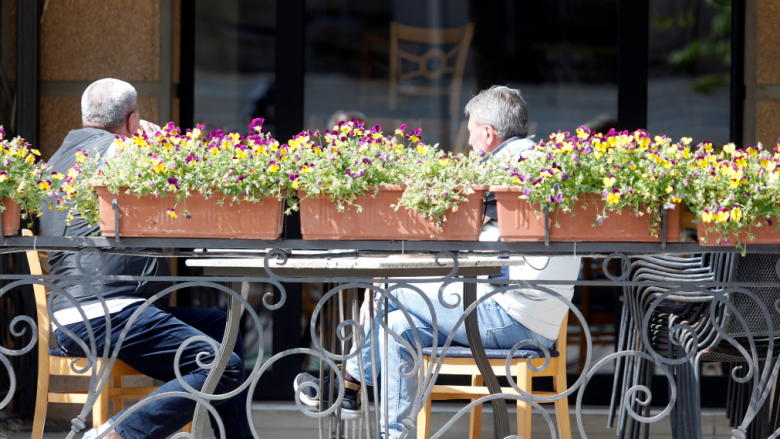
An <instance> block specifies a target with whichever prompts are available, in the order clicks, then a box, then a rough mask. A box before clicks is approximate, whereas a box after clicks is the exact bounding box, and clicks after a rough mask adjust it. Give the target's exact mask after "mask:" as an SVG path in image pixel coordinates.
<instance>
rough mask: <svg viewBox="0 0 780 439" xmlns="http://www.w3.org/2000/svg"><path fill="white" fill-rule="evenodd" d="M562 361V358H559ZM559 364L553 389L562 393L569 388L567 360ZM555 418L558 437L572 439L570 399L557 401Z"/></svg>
mask: <svg viewBox="0 0 780 439" xmlns="http://www.w3.org/2000/svg"><path fill="white" fill-rule="evenodd" d="M559 362H560V359H559ZM562 363H563V364H562V365H560V366H559V368H558V373H557V374H556V375H555V376H554V377H553V390H554V391H555V393H561V392H563V391H565V390H566V389H567V384H566V362H565V361H564V362H562ZM555 419H556V420H557V423H558V437H559V438H561V439H571V423H570V419H569V399H568V398H561V399H559V400H558V401H555Z"/></svg>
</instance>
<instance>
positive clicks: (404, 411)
mask: <svg viewBox="0 0 780 439" xmlns="http://www.w3.org/2000/svg"><path fill="white" fill-rule="evenodd" d="M466 116H467V117H468V118H469V123H468V128H469V144H470V145H471V147H472V148H473V149H474V151H476V152H478V153H480V154H484V155H485V156H486V159H487V158H488V157H487V156H488V154H494V155H500V156H506V155H508V156H517V155H519V154H523V153H526V152H528V151H531V150H532V149H533V147H534V145H535V144H534V142H533V140H531V139H530V138H528V137H527V128H528V112H527V110H526V106H525V101H524V100H523V97H522V95H521V94H520V91H519V90H514V89H510V88H508V87H503V86H494V87H491V88H490V89H488V90H484V91H482V92H481V93H479V94H478V95H477V96H475V97H474V98H472V99H471V101H469V103H468V104H467V105H466ZM496 221H497V215H496V205H495V198H492V203H490V202H488V203H487V211H486V212H485V222H484V226H483V228H482V234H481V236H480V240H481V241H498V240H499V238H500V237H499V235H498V227H497V222H496ZM526 259H527V263H526V264H525V265H524V266H521V267H518V268H519V270H517V271H516V272H515V271H514V270H513V273H512V278H513V279H524V280H564V281H572V280H576V279H577V276H578V274H579V267H580V258H579V257H573V258H571V257H561V258H526ZM508 275H509V270H508V267H503V269H502V276H499V277H496V279H502V278H503V279H508V277H509V276H508ZM501 282H502V281H501V280H498V281H496V283H498V284H500V283H501ZM415 286H416V287H418V288H419V289H421V290H422V291H423V293H424V294H425V295H426V296H427V297H428V299H429V300H430V303H431V304H432V306H433V312H434V313H435V315H436V321H437V324H438V328H437V329H438V331H436V332H434V331H433V326H432V325H433V317H432V316H431V310H430V308H428V305H427V303H426V301H425V299H424V298H423V297H422V296H421V294H420V293H418V292H416V291H413V290H411V289H405V288H399V289H396V290H393V291H392V292H391V293H390V294H391V295H392V296H394V297H395V298H396V299H397V300H398V302H399V303H400V304H401V305H403V306H404V307H405V308H406V310H407V311H408V312H409V314H411V317H412V320H411V321H410V320H408V319H407V318H406V316H404V314H403V312H402V311H401V310H400V308H399V307H398V305H396V304H395V303H394V302H393V301H389V305H388V307H387V310H384V309H382V308H383V305H382V302H384V301H380V300H379V299H380V298H381V296H379V295H376V296H375V297H374V299H373V300H375V305H374V309H376V310H378V312H377V315H376V316H375V318H376V319H379V318H381V316H383V315H385V314H386V315H387V324H388V326H389V328H390V329H391V330H392V331H393V332H394V333H395V334H397V335H398V336H400V337H401V338H402V340H398V339H396V338H395V337H394V336H393V335H388V337H387V340H388V341H387V346H385V341H384V339H385V337H384V334H382V329H381V326H380V323H379V321H378V320H377V321H376V322H375V326H374V327H375V328H376V330H377V332H378V333H379V336H378V337H377V335H376V334H373V335H372V334H371V333H370V325H369V323H370V322H369V321H368V316H369V310H368V303H369V301H370V300H372V294H371V293H370V292H369V291H366V298H365V300H364V302H363V305H362V307H361V310H360V324H361V325H363V330H364V332H365V334H366V343H365V344H364V346H363V348H362V350H361V352H360V355H359V356H355V357H353V358H350V359H349V360H347V362H346V364H345V366H344V378H345V384H344V387H345V389H344V399H343V401H342V404H341V417H342V419H357V418H359V417H360V416H361V405H360V401H359V392H360V387H361V382H360V380H361V379H363V380H364V382H363V383H362V384H366V385H369V386H371V385H374V383H373V376H372V365H373V367H375V368H376V370H377V373H378V374H379V376H381V377H382V382H381V386H380V388H381V389H382V392H383V393H384V392H387V405H386V406H384V407H383V409H382V410H383V411H384V410H387V412H388V424H389V425H387V426H385V425H384V424H385V418H384V416H380V418H379V419H380V424H381V429H380V431H382V435H383V437H384V431H385V428H387V431H388V432H389V437H390V438H398V437H400V436H401V435H402V433H403V429H404V424H407V425H411V424H413V419H414V417H415V416H416V413H412V407H413V405H414V398H415V396H416V393H417V390H418V377H417V374H413V376H410V377H405V376H402V374H401V372H400V371H399V368H400V369H402V370H403V372H404V373H407V374H408V373H409V372H410V371H411V370H412V369H411V365H412V364H414V361H415V359H416V356H415V354H414V353H413V352H410V350H409V349H408V346H415V343H416V341H415V339H414V335H413V334H414V333H415V332H416V333H417V334H418V335H419V339H420V342H421V344H422V347H431V346H433V344H434V340H435V342H436V345H437V346H442V345H443V344H444V343H445V342H446V340H447V337H448V336H449V335H450V333H451V332H452V331H453V330H455V335H454V337H453V341H454V344H455V345H461V346H468V337H467V336H466V328H465V325H463V324H461V325H460V326H459V327H458V328H457V329H455V325H456V324H457V322H458V320H459V319H460V318H461V316H462V315H463V310H462V308H461V307H459V306H458V307H455V308H447V307H445V306H443V305H442V304H441V303H440V302H439V294H438V292H439V287H440V284H436V283H430V284H416V285H415ZM548 288H550V289H552V290H554V291H556V292H557V293H559V294H561V295H562V296H563V297H565V298H567V299H571V297H572V295H573V292H574V287H572V286H557V287H556V286H549V287H548ZM494 289H495V286H488V285H485V284H480V286H479V289H478V293H479V295H480V297H481V296H484V295H485V294H487V293H489V292H492V291H493V290H494ZM452 294H462V284H458V283H454V284H450V286H449V287H447V288H446V290H445V293H444V297H445V298H447V297H451V295H452ZM451 302H453V303H454V302H455V299H452V300H451ZM474 312H475V313H476V314H477V319H478V321H479V332H480V336H481V338H482V342H483V344H484V346H485V348H489V349H510V348H512V347H513V346H514V345H515V344H517V343H519V342H520V341H523V340H534V341H536V342H538V343H539V344H541V345H543V346H545V347H546V348H551V347H552V346H553V344H554V343H555V339H556V338H557V337H558V331H559V330H560V326H561V323H562V321H563V318H564V316H565V315H566V313H567V312H568V307H567V305H566V304H565V303H563V302H561V301H560V300H559V299H557V298H556V297H553V296H551V295H549V294H547V293H545V292H542V291H539V290H535V289H518V290H512V291H508V292H504V293H498V294H495V295H493V296H492V297H490V298H488V299H486V300H484V301H483V302H482V303H480V304H479V305H478V306H477V308H476V310H474ZM372 338H373V341H374V343H377V344H376V345H375V349H374V356H372V355H371V344H370V342H369V340H371V339H372ZM377 347H378V348H377ZM524 347H525V348H528V349H537V348H536V346H534V345H528V346H524ZM385 349H387V354H388V356H387V364H385V363H384V362H382V360H381V355H383V352H384V350H385ZM358 357H360V358H361V359H362V362H361V361H359V358H358ZM361 366H362V373H361ZM382 369H384V370H385V371H386V373H380V370H382ZM325 380H326V382H325V383H323V384H324V388H325V389H328V386H329V383H328V382H327V380H328V378H327V377H326V378H325ZM306 383H312V384H318V383H319V379H317V378H315V377H313V376H312V375H310V374H308V373H302V374H300V375H298V377H296V380H295V382H294V388H295V390H296V391H298V392H300V396H301V401H302V402H303V403H304V404H307V405H309V406H310V407H313V408H317V407H318V406H319V399H320V398H319V395H318V394H317V392H316V391H315V390H314V386H312V385H311V384H306ZM334 384H336V385H337V384H338V381H336V382H335V383H334ZM337 390H338V389H337ZM381 400H382V401H385V399H384V395H383V397H381ZM383 405H384V402H383ZM326 407H327V401H326ZM404 421H406V422H404Z"/></svg>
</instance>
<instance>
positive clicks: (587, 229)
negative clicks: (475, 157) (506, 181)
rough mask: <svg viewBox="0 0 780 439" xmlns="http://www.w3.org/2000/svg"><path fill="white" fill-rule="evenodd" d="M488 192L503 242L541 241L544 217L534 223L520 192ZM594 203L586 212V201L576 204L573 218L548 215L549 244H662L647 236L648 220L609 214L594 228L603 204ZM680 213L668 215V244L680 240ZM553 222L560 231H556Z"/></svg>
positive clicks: (503, 189) (514, 189)
mask: <svg viewBox="0 0 780 439" xmlns="http://www.w3.org/2000/svg"><path fill="white" fill-rule="evenodd" d="M490 191H491V192H494V193H495V195H496V205H497V209H498V228H499V233H500V234H501V240H502V241H513V242H538V241H544V217H543V216H542V217H541V218H539V219H537V218H536V214H535V213H534V210H533V209H532V208H531V205H530V204H529V203H528V202H527V201H525V200H523V199H520V198H518V196H520V195H521V193H522V189H521V188H518V187H510V186H491V187H490ZM593 199H594V201H595V202H596V205H595V206H594V205H592V204H590V205H589V206H588V209H587V210H583V209H582V207H583V206H584V205H585V204H586V200H583V199H581V200H579V201H578V202H577V203H576V204H575V206H574V208H573V210H574V212H575V213H576V215H575V216H571V215H570V214H568V213H560V214H557V213H556V212H554V211H553V212H550V241H564V242H571V241H576V242H661V237H660V236H659V237H658V238H653V237H652V236H650V235H649V234H648V232H647V231H648V229H649V225H648V223H647V220H645V219H644V218H637V217H636V216H635V215H631V214H627V213H624V214H622V215H618V214H617V213H615V212H610V214H609V217H608V218H606V219H605V220H604V225H602V226H596V227H593V221H594V220H595V219H596V215H595V212H596V209H603V208H604V204H605V203H606V201H604V200H602V199H601V196H600V195H596V196H594V197H593ZM587 202H591V201H590V200H588V201H587ZM537 210H539V209H537ZM681 213H682V209H681V208H679V207H678V208H677V209H674V210H670V211H668V213H667V216H666V241H667V242H675V241H677V240H678V239H679V237H680V218H681ZM556 215H557V216H556ZM556 219H557V221H558V223H559V224H560V227H555V221H556Z"/></svg>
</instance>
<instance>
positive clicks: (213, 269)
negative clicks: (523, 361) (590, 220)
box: [186, 250, 525, 433]
mask: <svg viewBox="0 0 780 439" xmlns="http://www.w3.org/2000/svg"><path fill="white" fill-rule="evenodd" d="M208 253H213V254H215V255H218V254H219V250H216V251H215V250H210V251H208ZM310 253H311V252H293V253H292V255H291V256H292V257H288V259H287V260H286V261H283V260H281V259H270V260H269V261H268V267H267V268H268V269H266V260H265V258H256V257H255V258H252V257H249V258H219V257H215V258H197V259H187V260H186V265H187V266H188V267H201V268H203V274H204V275H205V276H226V277H239V276H251V277H260V278H262V277H269V272H268V270H271V271H272V272H273V273H274V274H275V275H278V276H283V277H296V278H313V279H312V281H313V282H314V281H316V278H321V281H323V282H325V281H326V280H327V279H325V278H328V279H331V280H332V278H344V279H345V280H347V279H350V278H357V279H371V278H375V277H381V278H393V277H395V278H416V277H432V276H444V275H448V274H450V273H451V272H452V269H453V265H454V261H453V260H452V259H450V258H447V257H443V258H439V259H438V260H437V258H435V257H433V256H418V255H414V256H404V255H395V256H373V257H372V256H368V257H367V256H360V257H349V256H346V257H345V256H344V255H343V254H339V253H332V254H324V255H323V254H322V253H320V257H312V256H311V254H310ZM296 255H301V256H308V257H306V258H300V259H298V258H295V257H294V256H296ZM523 264H525V259H524V258H523V257H518V256H513V257H510V258H505V259H498V258H496V257H495V256H492V257H490V256H480V255H469V256H461V257H459V258H458V270H457V272H456V273H455V275H456V276H464V277H477V276H488V275H497V274H500V273H501V267H502V266H520V265H523ZM240 284H241V285H240V287H239V285H237V283H232V286H231V288H232V289H233V290H235V291H237V292H239V291H240V292H241V294H242V297H244V298H246V296H247V294H248V292H249V287H248V282H241V283H240ZM470 287H472V288H470ZM464 290H465V294H464V298H463V307H464V309H465V308H466V307H468V306H469V305H470V304H471V303H473V302H474V301H475V300H476V285H474V284H464ZM469 290H471V291H469ZM240 307H241V304H240V303H239V302H238V300H235V299H234V298H233V297H232V296H231V297H230V301H229V304H228V323H227V326H226V333H225V337H224V340H223V347H222V349H221V351H222V352H223V353H224V352H232V349H233V347H234V346H235V341H236V337H237V336H238V323H239V320H240V316H241V309H240ZM356 310H357V307H356V306H354V307H353V312H356ZM470 316H473V317H475V318H473V319H472V318H467V319H466V322H465V325H466V332H467V333H468V335H469V341H470V347H471V349H472V352H473V353H474V358H475V359H476V360H477V361H478V364H479V363H480V361H481V360H482V359H484V363H485V372H487V371H488V370H490V372H487V373H492V369H490V366H489V364H488V362H487V357H486V356H485V350H484V347H483V346H482V342H481V339H480V337H479V326H478V323H477V319H476V314H473V313H472V314H471V315H470ZM356 318H357V315H354V316H353V319H356ZM332 329H334V328H332ZM475 334H476V336H474V335H475ZM222 357H223V359H224V358H229V355H223V356H222ZM224 363H225V364H226V361H225V362H224ZM225 364H219V365H218V367H217V368H215V370H213V371H212V372H211V373H210V374H209V379H208V381H207V382H206V384H205V386H206V387H205V389H206V390H204V391H207V392H213V390H214V389H213V388H212V387H215V386H216V382H217V381H218V379H219V378H218V377H219V376H221V374H222V372H223V371H224V367H225ZM493 378H495V377H493ZM486 381H488V379H486ZM495 387H496V390H497V391H498V390H499V389H500V387H499V386H498V382H497V381H496V382H495ZM493 403H494V405H496V404H498V405H502V404H505V402H504V401H503V400H496V401H494V402H493ZM503 413H506V409H505V408H504V410H503ZM205 415H206V413H205V409H204V408H201V409H200V410H199V411H198V412H196V414H195V421H194V423H193V433H195V432H202V430H203V425H204V421H205V419H206V416H205ZM505 422H506V423H507V424H508V419H507V420H505Z"/></svg>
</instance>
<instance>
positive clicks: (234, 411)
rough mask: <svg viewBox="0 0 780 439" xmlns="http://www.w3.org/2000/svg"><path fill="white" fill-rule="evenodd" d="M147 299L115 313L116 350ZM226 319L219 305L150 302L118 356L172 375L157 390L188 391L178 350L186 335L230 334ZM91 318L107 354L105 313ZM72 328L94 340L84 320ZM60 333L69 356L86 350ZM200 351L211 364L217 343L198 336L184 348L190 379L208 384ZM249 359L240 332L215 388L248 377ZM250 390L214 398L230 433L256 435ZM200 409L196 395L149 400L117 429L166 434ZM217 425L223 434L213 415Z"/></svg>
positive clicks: (130, 435) (134, 435)
mask: <svg viewBox="0 0 780 439" xmlns="http://www.w3.org/2000/svg"><path fill="white" fill-rule="evenodd" d="M142 303H143V302H139V303H138V304H132V305H130V306H129V307H128V308H125V309H124V310H122V311H120V312H118V313H115V314H112V315H111V349H112V353H113V347H114V346H115V345H116V342H117V341H118V339H119V335H120V334H121V332H122V331H123V330H124V328H125V327H126V325H127V323H128V320H129V319H130V317H131V316H132V315H133V314H134V312H135V311H136V310H137V309H138V307H139V306H140V305H141V304H142ZM226 320H227V315H226V314H225V313H224V312H222V311H218V310H213V309H199V308H168V310H167V311H162V310H161V309H159V308H156V307H154V306H150V307H148V308H146V309H145V310H144V311H143V313H142V314H141V315H140V316H139V317H138V319H137V320H136V321H135V323H133V325H132V326H131V328H130V331H129V332H128V333H127V335H126V336H125V339H124V342H123V343H122V347H121V348H120V350H119V355H118V358H119V359H120V360H122V361H124V362H125V363H127V364H128V365H130V366H131V367H133V368H134V369H136V370H137V371H139V372H141V373H143V374H144V375H147V376H150V377H152V378H155V379H158V380H162V381H167V382H166V383H165V384H163V385H162V386H160V388H159V389H157V390H156V391H155V392H154V393H152V395H156V394H159V393H164V392H177V391H178V392H186V390H185V389H184V387H183V386H182V385H181V384H180V383H179V381H178V380H177V379H176V375H175V374H174V370H173V367H174V366H173V359H174V356H175V355H176V351H177V350H178V348H179V346H181V344H182V343H183V342H184V341H185V340H187V339H188V338H190V337H194V336H198V335H200V336H203V335H206V336H208V337H211V338H213V339H214V340H216V341H217V342H220V341H221V340H222V336H223V335H224V331H225V323H226ZM90 323H91V325H92V329H93V331H94V333H95V340H96V344H97V353H98V355H99V356H101V355H102V354H103V348H104V346H105V340H106V333H105V318H104V317H99V318H95V319H92V320H90ZM67 328H68V329H69V330H71V331H73V333H74V334H76V335H77V336H78V337H79V338H81V340H83V341H84V342H85V343H87V345H89V336H88V335H87V329H86V324H85V323H84V322H79V323H73V324H71V325H68V326H67ZM55 334H56V336H57V343H58V344H59V345H60V347H62V348H63V349H64V350H66V351H67V352H66V354H67V355H68V356H74V357H84V356H85V355H84V352H83V351H82V350H81V348H80V347H79V346H78V345H77V344H76V343H75V342H74V341H73V340H72V339H71V338H70V337H69V336H67V335H66V334H65V333H64V332H62V331H59V330H57V331H55ZM199 352H208V355H205V356H204V358H203V359H202V362H203V363H206V364H208V363H210V362H211V361H213V359H214V355H213V350H212V348H211V346H209V345H208V344H207V343H205V342H195V343H192V344H190V345H189V346H188V347H187V348H186V349H185V350H184V352H183V353H182V356H181V359H180V363H179V364H180V371H181V375H182V378H183V379H184V381H186V382H187V383H188V384H189V385H190V386H192V387H193V388H195V389H198V390H200V389H201V387H202V386H203V383H204V382H205V380H206V376H207V375H208V372H209V371H208V370H204V369H201V368H200V367H198V365H197V363H196V356H197V355H198V353H199ZM243 359H244V348H243V342H242V340H241V336H240V335H239V336H238V339H237V340H236V347H235V349H234V350H233V354H231V357H230V361H229V362H228V365H227V368H226V369H225V373H224V374H223V375H222V378H221V379H220V380H219V383H218V385H217V389H216V391H215V392H214V393H215V394H222V393H227V392H230V391H231V390H234V389H236V388H238V387H239V386H240V385H241V384H242V383H243V382H244V378H245V375H244V374H245V372H244V361H243ZM247 395H248V391H247V390H244V391H243V392H242V393H239V394H238V395H237V396H235V397H233V398H231V399H229V400H227V401H224V400H223V401H214V402H213V404H214V405H215V406H216V407H215V408H216V410H217V412H218V413H219V416H220V418H221V419H222V423H223V425H224V427H225V434H226V436H227V437H228V438H231V439H232V438H240V439H243V438H250V437H252V433H251V431H250V429H249V424H248V420H247V414H246V401H247ZM194 412H195V401H193V400H191V399H186V398H177V397H169V398H163V399H160V400H157V401H154V402H151V403H149V404H146V405H144V406H143V407H141V408H139V409H138V410H136V411H135V412H133V413H132V414H131V415H130V416H128V417H127V419H125V420H124V421H122V423H121V424H119V425H117V426H116V432H117V433H118V434H119V435H120V436H122V438H123V439H142V438H165V437H168V436H170V435H172V434H173V433H174V432H176V431H177V430H179V429H181V428H182V427H183V426H184V425H186V424H187V423H188V422H190V421H191V420H192V416H193V414H194ZM121 413H124V412H120V413H117V414H116V415H114V417H113V418H111V422H114V420H115V419H117V418H118V417H119V415H120V414H121ZM211 425H212V427H214V430H215V432H216V434H217V435H219V432H218V429H217V426H216V423H215V422H214V420H213V419H212V422H211Z"/></svg>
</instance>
